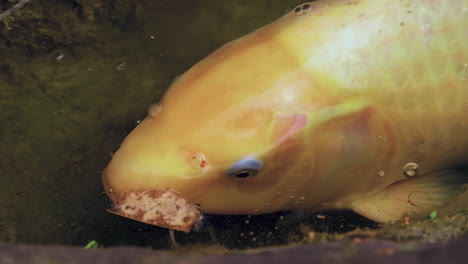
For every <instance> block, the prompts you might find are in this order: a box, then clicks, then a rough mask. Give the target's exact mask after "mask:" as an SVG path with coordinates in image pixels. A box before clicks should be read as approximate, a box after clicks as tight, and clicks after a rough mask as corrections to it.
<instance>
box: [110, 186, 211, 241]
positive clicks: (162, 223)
mask: <svg viewBox="0 0 468 264" xmlns="http://www.w3.org/2000/svg"><path fill="white" fill-rule="evenodd" d="M114 198H115V199H113V200H114V208H113V209H109V210H107V211H108V212H110V213H113V214H117V215H120V216H123V217H127V218H130V219H133V220H136V221H140V222H143V223H147V224H151V225H155V226H159V227H163V228H169V229H174V230H178V231H183V232H186V233H189V232H190V231H191V230H192V229H193V230H197V229H199V225H200V224H202V220H203V213H202V209H201V207H200V206H198V205H195V204H190V203H188V201H187V200H186V199H184V198H182V197H180V196H178V195H177V194H176V193H175V192H174V191H172V190H165V191H161V190H146V191H134V192H125V193H121V194H120V195H118V196H114Z"/></svg>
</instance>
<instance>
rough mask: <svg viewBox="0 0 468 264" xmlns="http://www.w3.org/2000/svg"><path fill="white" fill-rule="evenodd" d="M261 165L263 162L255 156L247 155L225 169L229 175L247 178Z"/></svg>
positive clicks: (255, 172) (254, 173) (257, 170)
mask: <svg viewBox="0 0 468 264" xmlns="http://www.w3.org/2000/svg"><path fill="white" fill-rule="evenodd" d="M262 167H263V163H262V162H261V161H260V160H258V159H255V158H252V157H247V158H243V159H241V160H239V161H237V162H236V163H234V164H233V165H232V166H231V168H229V170H228V171H227V174H228V175H229V176H230V177H234V178H248V177H252V176H255V175H256V174H257V173H258V172H259V171H260V170H261V169H262Z"/></svg>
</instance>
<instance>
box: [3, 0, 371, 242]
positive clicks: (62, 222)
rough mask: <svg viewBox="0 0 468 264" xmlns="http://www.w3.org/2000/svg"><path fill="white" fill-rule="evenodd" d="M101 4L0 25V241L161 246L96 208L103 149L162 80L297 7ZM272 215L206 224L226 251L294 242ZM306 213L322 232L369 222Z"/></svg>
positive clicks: (241, 2)
mask: <svg viewBox="0 0 468 264" xmlns="http://www.w3.org/2000/svg"><path fill="white" fill-rule="evenodd" d="M102 2H106V1H102ZM109 2H112V3H101V1H72V0H68V1H67V0H61V1H59V0H55V1H45V0H43V1H41V0H37V1H34V0H33V1H31V3H29V4H27V5H26V6H24V7H23V8H22V9H21V10H18V12H15V13H14V14H13V15H12V16H11V17H9V18H8V19H5V20H4V21H0V28H1V30H2V32H3V33H2V35H0V37H1V38H2V39H1V43H2V44H1V45H0V69H1V71H0V241H1V242H8V243H19V244H25V243H27V244H30V243H34V244H69V245H85V244H86V243H87V242H88V241H89V240H97V241H98V242H99V243H100V244H103V245H104V246H106V247H107V246H112V245H135V246H147V247H153V248H166V247H167V246H168V245H169V244H168V233H167V230H164V229H161V228H158V227H153V226H149V225H145V224H142V223H138V222H135V221H131V220H128V219H125V218H122V217H118V216H115V215H111V214H109V213H106V212H105V209H106V208H109V207H110V201H109V200H108V198H107V197H106V195H105V194H104V193H103V192H102V186H101V173H102V170H103V169H104V168H105V166H106V165H107V163H108V162H109V160H110V157H111V156H110V155H111V153H112V152H114V151H115V150H116V149H117V148H118V146H119V144H120V142H121V141H122V140H123V138H124V137H125V135H126V134H127V133H128V132H129V131H130V130H131V129H132V128H133V127H134V126H135V125H136V122H137V121H138V120H141V119H142V118H144V117H145V115H146V110H147V106H149V105H150V104H151V103H153V102H156V101H158V100H159V98H160V97H161V96H162V94H163V93H164V91H165V90H166V88H167V86H168V85H169V84H170V83H171V81H172V80H173V78H174V77H176V76H177V75H179V74H181V73H183V72H184V71H186V70H187V69H188V68H189V67H190V66H191V65H193V64H194V63H195V62H197V61H198V60H200V59H201V58H203V57H205V56H206V55H208V54H209V53H210V52H211V51H213V50H214V49H215V48H217V47H219V46H220V45H222V44H223V43H226V42H227V41H229V40H231V39H234V38H237V37H240V36H242V35H244V34H245V33H247V32H250V31H252V30H254V29H256V28H258V27H260V26H262V25H264V24H266V23H268V22H270V21H272V20H274V19H276V18H277V17H279V16H281V15H282V14H284V13H285V11H286V10H288V9H291V8H292V7H294V6H295V5H296V4H298V3H300V2H302V1H293V0H288V1H284V0H282V1H280V0H278V1H267V0H257V1H246V0H232V1H214V0H213V1H207V0H205V1H177V2H175V1H169V0H168V1H136V0H135V1H131V0H128V1H124V0H121V1H109ZM13 3H14V1H13V2H8V1H3V2H1V5H0V7H1V8H2V9H3V10H4V9H6V7H8V6H11V5H12V4H13ZM207 100H210V99H209V98H208V99H207ZM280 217H281V214H275V215H267V216H260V217H253V218H250V217H248V216H234V217H223V216H217V217H214V220H213V226H214V227H215V230H216V235H217V238H218V240H219V242H221V244H222V245H224V246H227V247H235V248H245V247H255V246H265V245H275V244H282V243H288V242H289V241H295V242H297V241H300V240H302V239H303V237H302V236H301V235H300V234H302V233H301V230H299V229H300V228H299V227H296V228H291V227H280V228H275V225H276V224H275V223H276V222H277V221H278V220H279V219H280ZM330 217H331V220H329V219H330ZM349 217H352V218H353V219H354V220H352V221H350V219H349ZM312 218H313V219H309V220H310V221H312V223H313V224H314V225H315V230H318V231H322V232H324V231H329V230H328V229H329V228H334V229H333V230H334V231H345V230H349V228H352V227H353V226H369V225H371V223H370V222H366V221H364V220H363V218H360V217H357V216H355V215H352V214H342V213H331V214H329V216H327V219H325V220H324V219H322V218H321V216H320V217H319V218H317V217H312ZM327 221H329V222H327ZM343 223H348V224H347V225H346V226H343V225H344V224H343ZM177 239H178V241H179V242H180V243H181V244H184V243H186V244H193V243H196V242H197V243H210V241H211V239H210V236H209V234H208V233H207V232H204V233H192V234H189V235H182V234H180V233H178V234H177Z"/></svg>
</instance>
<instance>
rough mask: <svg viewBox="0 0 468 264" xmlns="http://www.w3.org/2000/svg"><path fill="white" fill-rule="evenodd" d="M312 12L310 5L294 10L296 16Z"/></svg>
mask: <svg viewBox="0 0 468 264" xmlns="http://www.w3.org/2000/svg"><path fill="white" fill-rule="evenodd" d="M310 11H312V6H311V5H310V4H303V5H301V6H298V7H296V8H294V13H295V14H296V16H300V15H302V14H307V13H310Z"/></svg>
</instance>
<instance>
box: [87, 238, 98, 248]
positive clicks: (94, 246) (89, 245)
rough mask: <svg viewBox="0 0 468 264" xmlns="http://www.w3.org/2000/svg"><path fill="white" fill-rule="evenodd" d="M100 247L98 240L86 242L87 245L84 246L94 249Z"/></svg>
mask: <svg viewBox="0 0 468 264" xmlns="http://www.w3.org/2000/svg"><path fill="white" fill-rule="evenodd" d="M98 247H99V244H98V242H96V240H91V241H89V243H88V244H86V246H84V248H86V249H94V248H98Z"/></svg>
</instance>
